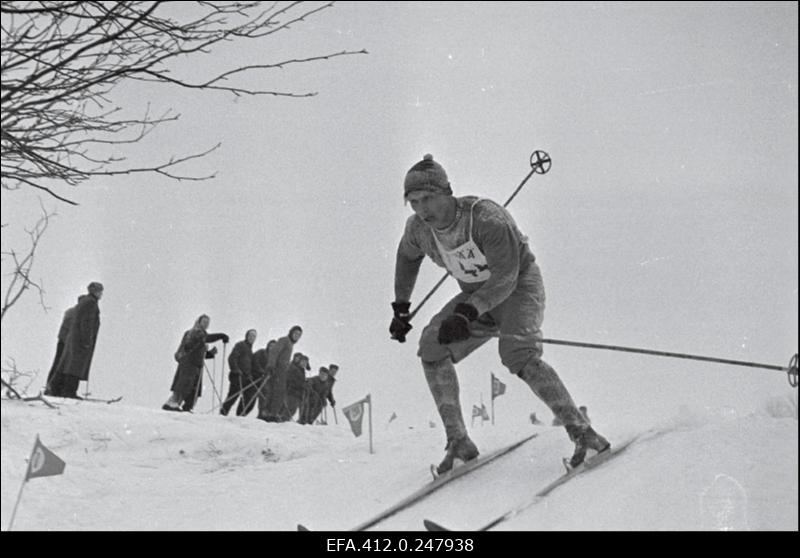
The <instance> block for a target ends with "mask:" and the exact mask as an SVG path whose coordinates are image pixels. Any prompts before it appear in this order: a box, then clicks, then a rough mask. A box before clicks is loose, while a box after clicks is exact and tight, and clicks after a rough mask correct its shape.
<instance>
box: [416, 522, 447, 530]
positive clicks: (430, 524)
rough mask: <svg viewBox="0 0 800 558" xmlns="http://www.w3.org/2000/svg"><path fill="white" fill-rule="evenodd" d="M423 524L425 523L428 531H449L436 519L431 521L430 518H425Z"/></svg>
mask: <svg viewBox="0 0 800 558" xmlns="http://www.w3.org/2000/svg"><path fill="white" fill-rule="evenodd" d="M422 524H423V525H425V529H426V530H428V531H449V530H450V529H448V528H447V527H443V526H441V525H439V524H438V523H436V522H435V521H431V520H430V519H423V520H422Z"/></svg>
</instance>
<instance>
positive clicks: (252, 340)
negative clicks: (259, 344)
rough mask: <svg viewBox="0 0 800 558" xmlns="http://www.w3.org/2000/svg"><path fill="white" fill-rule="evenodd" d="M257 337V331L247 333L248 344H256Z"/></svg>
mask: <svg viewBox="0 0 800 558" xmlns="http://www.w3.org/2000/svg"><path fill="white" fill-rule="evenodd" d="M256 335H257V334H256V330H254V329H251V330H250V331H248V332H247V335H245V339H246V340H247V342H248V343H250V344H251V345H252V344H253V343H255V342H256Z"/></svg>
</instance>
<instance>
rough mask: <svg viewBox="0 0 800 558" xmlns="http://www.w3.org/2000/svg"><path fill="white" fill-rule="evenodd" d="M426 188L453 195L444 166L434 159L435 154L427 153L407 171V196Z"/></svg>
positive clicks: (434, 191)
mask: <svg viewBox="0 0 800 558" xmlns="http://www.w3.org/2000/svg"><path fill="white" fill-rule="evenodd" d="M418 190H425V191H427V192H433V193H435V194H446V195H451V194H452V193H453V190H452V189H450V181H449V180H447V173H446V172H445V171H444V167H442V165H440V164H439V163H437V162H436V161H434V160H433V155H431V154H430V153H427V154H426V155H425V156H424V157H423V158H422V161H420V162H418V163H416V164H415V165H414V166H413V167H411V169H409V171H408V172H407V173H406V180H405V194H404V195H405V196H406V197H407V196H408V194H410V193H411V192H416V191H418Z"/></svg>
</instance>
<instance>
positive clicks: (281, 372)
mask: <svg viewBox="0 0 800 558" xmlns="http://www.w3.org/2000/svg"><path fill="white" fill-rule="evenodd" d="M302 336H303V328H302V327H300V326H299V325H296V326H293V327H292V329H290V330H289V334H288V335H287V336H286V337H281V338H280V339H278V341H277V342H276V343H275V346H274V347H273V348H272V349H270V360H271V359H272V352H273V351H274V352H275V360H274V365H273V368H272V373H271V374H270V375H269V379H268V380H267V382H266V391H267V397H266V402H265V405H264V411H263V413H262V412H259V416H258V418H260V419H262V420H265V421H267V422H280V420H281V416H282V415H283V413H284V405H285V403H286V401H285V400H286V371H287V370H288V368H289V363H290V361H291V358H292V350H293V348H294V346H295V344H296V343H297V342H298V341H300V338H301V337H302Z"/></svg>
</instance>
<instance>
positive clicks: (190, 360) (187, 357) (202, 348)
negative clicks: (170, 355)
mask: <svg viewBox="0 0 800 558" xmlns="http://www.w3.org/2000/svg"><path fill="white" fill-rule="evenodd" d="M219 337H220V334H217V333H212V334H208V333H206V331H205V330H204V329H201V328H199V327H193V328H192V329H189V330H187V331H185V332H184V334H183V338H182V339H181V344H180V346H179V347H178V352H177V353H176V357H177V358H178V368H177V369H176V370H175V376H174V378H173V379H172V386H171V387H170V390H172V391H175V392H177V393H179V394H180V395H181V396H182V397H184V398H186V397H188V396H190V395H193V394H194V392H195V390H197V396H198V397H199V396H200V394H201V393H202V389H203V388H202V385H203V365H204V361H205V359H207V358H214V355H213V354H212V353H210V352H209V350H208V345H207V343H206V342H207V341H209V342H210V341H216V340H217V339H219ZM198 382H200V385H199V386H198Z"/></svg>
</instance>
